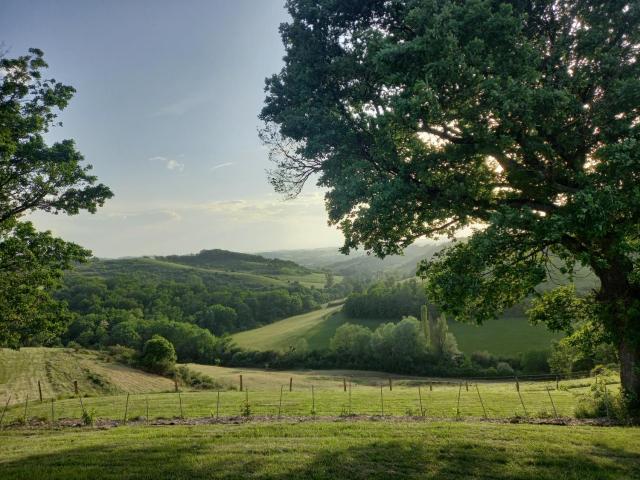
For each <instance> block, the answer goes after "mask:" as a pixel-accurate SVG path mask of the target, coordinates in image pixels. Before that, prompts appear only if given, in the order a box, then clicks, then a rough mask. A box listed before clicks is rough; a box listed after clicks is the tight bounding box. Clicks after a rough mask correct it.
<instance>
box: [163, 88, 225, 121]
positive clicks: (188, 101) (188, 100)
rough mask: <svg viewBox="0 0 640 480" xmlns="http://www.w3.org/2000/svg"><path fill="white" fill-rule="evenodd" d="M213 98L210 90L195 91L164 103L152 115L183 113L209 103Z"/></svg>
mask: <svg viewBox="0 0 640 480" xmlns="http://www.w3.org/2000/svg"><path fill="white" fill-rule="evenodd" d="M213 100H214V97H213V96H212V94H211V92H195V93H192V94H190V95H187V96H186V97H183V98H180V99H177V100H175V101H173V102H171V103H168V104H166V105H164V106H163V107H161V108H160V109H159V110H158V111H156V112H155V113H154V114H153V115H152V116H155V117H157V116H163V115H184V114H185V113H187V112H189V111H191V110H193V109H194V108H198V107H200V106H203V105H207V104H210V103H211V102H212V101H213Z"/></svg>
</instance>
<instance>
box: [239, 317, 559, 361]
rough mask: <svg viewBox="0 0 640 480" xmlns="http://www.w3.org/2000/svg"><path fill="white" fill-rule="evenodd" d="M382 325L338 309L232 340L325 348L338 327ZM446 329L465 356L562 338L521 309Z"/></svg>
mask: <svg viewBox="0 0 640 480" xmlns="http://www.w3.org/2000/svg"><path fill="white" fill-rule="evenodd" d="M385 322H388V320H380V319H356V318H349V317H347V316H346V315H345V314H344V312H342V311H341V307H340V306H338V307H331V308H328V309H321V310H315V311H313V312H310V313H305V314H304V315H296V316H295V317H289V318H285V319H284V320H280V321H278V322H274V323H271V324H269V325H266V326H264V327H260V328H255V329H253V330H247V331H244V332H240V333H236V334H234V335H232V338H233V340H235V342H236V343H237V344H238V345H239V346H240V347H242V348H247V349H250V350H286V349H288V348H289V347H290V346H295V345H296V344H297V343H298V342H299V341H300V340H302V339H304V340H305V341H306V342H307V344H308V345H309V348H311V349H325V348H328V347H329V346H330V344H331V338H332V337H333V335H334V334H335V332H336V330H337V329H338V327H340V326H341V325H344V324H345V323H353V324H356V325H362V326H365V327H368V328H370V329H372V330H375V329H376V328H377V327H378V326H379V325H381V324H382V323H385ZM449 328H450V331H451V332H452V333H453V334H454V335H455V337H456V339H457V340H458V346H459V347H460V350H462V351H463V352H465V353H467V354H471V353H473V352H476V351H480V350H486V351H488V352H491V353H493V354H494V355H518V354H520V353H522V352H526V351H528V350H546V349H549V348H550V346H551V341H552V340H555V339H559V338H561V337H562V335H560V334H557V333H553V332H550V331H549V330H547V329H546V328H545V327H544V326H542V325H531V324H530V323H529V322H528V321H527V319H526V318H525V316H524V313H523V312H522V309H521V308H515V309H512V310H510V311H508V312H507V313H505V315H503V317H502V318H500V319H498V320H493V321H489V322H487V323H485V324H484V325H469V324H463V323H459V322H454V321H450V322H449Z"/></svg>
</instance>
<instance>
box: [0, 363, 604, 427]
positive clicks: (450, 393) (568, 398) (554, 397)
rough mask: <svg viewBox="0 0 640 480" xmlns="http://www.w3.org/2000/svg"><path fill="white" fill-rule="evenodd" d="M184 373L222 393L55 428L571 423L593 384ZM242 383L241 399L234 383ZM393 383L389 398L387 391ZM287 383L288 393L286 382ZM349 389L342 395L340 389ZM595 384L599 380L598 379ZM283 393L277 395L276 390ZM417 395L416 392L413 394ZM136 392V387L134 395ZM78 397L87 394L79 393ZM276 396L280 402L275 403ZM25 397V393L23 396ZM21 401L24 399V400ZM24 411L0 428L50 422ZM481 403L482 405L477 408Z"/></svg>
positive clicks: (156, 396)
mask: <svg viewBox="0 0 640 480" xmlns="http://www.w3.org/2000/svg"><path fill="white" fill-rule="evenodd" d="M189 367H190V368H193V369H194V370H198V371H201V372H203V373H206V374H208V375H211V376H212V377H213V378H215V379H216V380H217V381H218V382H219V383H220V384H222V385H223V386H224V387H223V389H222V391H221V392H220V394H219V396H218V392H216V391H191V392H188V391H185V392H181V393H180V395H178V394H176V393H153V392H150V393H136V391H135V390H132V391H131V393H132V395H130V396H129V400H128V401H127V395H124V394H111V395H97V396H90V397H84V398H83V400H82V402H80V400H79V399H77V398H62V399H58V400H56V401H55V403H54V405H53V408H54V412H53V418H54V421H58V420H60V419H77V418H80V417H81V416H82V409H83V408H84V409H85V410H86V411H89V412H93V413H94V415H95V417H96V418H98V419H109V420H114V419H115V420H119V419H123V418H124V416H125V412H126V415H127V418H129V419H134V418H146V417H147V414H148V418H150V419H157V418H175V417H184V418H200V417H209V416H212V415H214V416H221V417H232V416H238V415H240V414H241V411H242V410H243V409H244V406H245V402H247V400H248V403H249V410H250V411H249V412H247V413H248V414H249V415H250V416H277V415H279V414H280V415H285V416H309V415H317V416H326V417H330V416H344V415H381V414H383V413H384V415H387V416H389V415H391V416H420V415H424V416H426V417H430V418H434V417H435V418H457V417H461V418H462V417H465V418H469V417H474V418H480V417H483V416H485V414H486V416H487V417H490V418H506V417H515V416H521V417H526V416H528V417H541V418H547V417H553V416H556V415H557V416H562V417H571V416H573V414H574V409H575V406H576V404H577V403H578V401H579V399H580V398H581V396H583V395H584V394H585V393H586V392H588V391H589V388H590V387H591V385H593V383H594V381H595V379H592V378H586V379H578V380H563V381H561V382H560V388H559V389H556V384H555V382H520V384H519V386H520V395H519V394H518V391H517V390H516V388H515V384H514V383H513V382H500V381H487V382H479V383H477V384H476V383H469V384H467V383H465V382H462V383H459V382H457V381H455V380H447V381H444V380H441V379H440V380H438V379H428V378H421V377H409V376H404V377H402V376H392V377H390V376H388V375H386V374H381V373H376V372H359V371H341V370H335V371H333V370H321V371H293V372H271V371H265V370H258V369H233V368H225V367H215V366H207V365H195V364H189ZM240 375H242V376H243V387H244V390H245V391H243V392H240V391H238V389H239V376H240ZM389 378H392V390H390V389H389V384H388V382H389ZM290 380H291V381H292V391H289V382H290ZM345 380H346V382H347V384H350V385H351V386H350V388H347V391H345V390H344V383H343V382H344V381H345ZM600 380H602V379H600ZM607 382H608V383H609V391H610V392H611V393H614V392H615V391H616V390H617V379H616V378H613V377H612V378H608V379H607ZM281 387H282V390H281ZM418 387H420V388H418ZM138 388H139V387H138ZM82 391H83V393H91V392H85V391H84V390H82ZM281 391H282V397H281ZM27 393H28V392H27ZM23 398H24V397H23ZM29 398H30V399H31V401H30V402H29V403H27V402H26V400H23V401H22V403H14V402H12V405H11V406H10V407H9V408H8V410H7V412H6V414H5V418H4V423H5V424H9V423H13V422H17V421H22V419H24V418H25V417H26V418H27V419H40V420H43V421H47V422H50V421H51V418H52V412H51V408H52V404H51V402H50V400H49V398H50V397H48V396H45V401H44V402H42V403H40V402H39V401H34V400H35V399H37V390H36V391H33V389H32V391H31V393H30V394H29ZM481 399H482V400H481Z"/></svg>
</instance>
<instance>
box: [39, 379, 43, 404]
mask: <svg viewBox="0 0 640 480" xmlns="http://www.w3.org/2000/svg"><path fill="white" fill-rule="evenodd" d="M38 395H40V403H42V387H41V386H40V380H38Z"/></svg>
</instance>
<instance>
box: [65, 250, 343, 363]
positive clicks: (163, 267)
mask: <svg viewBox="0 0 640 480" xmlns="http://www.w3.org/2000/svg"><path fill="white" fill-rule="evenodd" d="M350 291H351V287H350V285H349V282H345V281H343V280H342V278H341V277H337V276H331V277H328V276H327V275H325V273H323V272H320V271H312V270H311V269H308V268H305V267H301V266H299V265H297V264H296V263H294V262H291V261H283V260H270V259H266V258H263V257H260V256H257V255H247V254H241V253H235V252H226V251H224V250H208V251H203V252H200V253H199V254H195V255H188V256H177V255H176V256H171V257H140V258H124V259H117V260H101V259H93V260H91V261H90V262H88V263H86V264H81V265H78V266H77V267H76V268H75V269H74V270H72V271H69V272H67V273H66V274H65V276H64V282H63V285H62V287H61V288H60V289H59V290H58V291H57V292H56V297H57V298H59V299H61V300H64V301H65V302H66V304H67V305H68V307H69V309H70V310H71V312H73V314H74V319H73V321H72V322H71V324H70V325H69V328H68V329H67V331H66V332H63V333H62V335H61V337H60V340H61V341H62V342H63V343H65V344H66V343H67V342H69V341H75V342H77V343H80V344H81V345H83V346H87V347H94V346H102V345H109V344H116V343H119V344H121V345H127V346H134V347H135V346H137V344H138V343H139V341H140V340H139V339H140V338H145V336H148V335H150V334H152V333H158V332H161V333H162V334H163V336H166V337H168V338H169V337H171V338H170V339H171V340H172V341H174V340H175V341H178V340H180V339H185V338H186V337H188V336H190V335H192V336H193V337H194V338H196V337H197V336H200V337H202V333H203V330H208V331H209V332H211V333H213V334H214V335H216V336H219V335H223V334H225V333H233V332H238V331H241V330H247V329H251V328H255V327H258V326H261V325H266V324H268V323H271V322H274V321H276V320H280V319H282V318H286V317H290V316H292V315H298V314H301V313H305V312H309V311H311V310H314V309H316V308H319V307H320V305H322V304H323V303H326V302H328V301H330V300H332V299H336V298H343V297H345V296H347V295H348V294H349V293H350ZM200 337H198V338H200ZM202 338H204V337H202ZM194 341H195V340H194ZM174 344H175V343H174ZM185 350H186V347H185ZM182 356H183V358H190V359H195V358H199V357H197V356H196V355H195V354H184V355H182Z"/></svg>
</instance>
